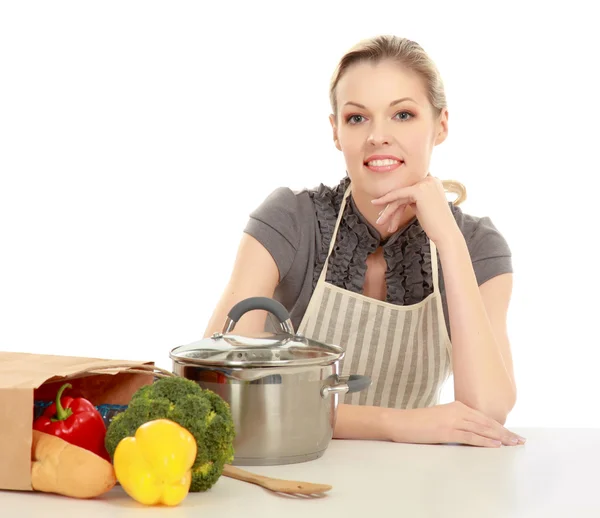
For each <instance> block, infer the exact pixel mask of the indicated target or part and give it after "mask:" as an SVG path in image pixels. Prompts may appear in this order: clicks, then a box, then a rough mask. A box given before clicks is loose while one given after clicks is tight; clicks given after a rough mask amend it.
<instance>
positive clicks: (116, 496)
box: [0, 428, 600, 518]
mask: <svg viewBox="0 0 600 518" xmlns="http://www.w3.org/2000/svg"><path fill="white" fill-rule="evenodd" d="M513 431H514V432H516V433H519V434H520V435H522V436H524V437H525V438H527V443H526V444H525V445H523V446H511V447H502V448H498V449H485V448H475V447H468V446H460V445H414V444H394V443H385V442H368V441H338V440H334V441H332V442H331V444H330V446H329V449H328V450H327V452H326V453H325V455H324V456H323V457H321V458H320V459H318V460H315V461H311V462H307V463H303V464H292V465H286V466H269V467H256V466H254V467H248V468H246V469H248V470H250V471H253V472H255V473H261V474H264V475H269V476H273V477H278V478H288V479H294V480H301V481H306V482H322V483H326V484H331V485H332V486H333V489H332V490H331V491H330V492H329V493H327V496H324V497H320V498H312V499H307V498H306V497H285V496H279V495H277V494H274V493H271V492H269V491H267V490H266V489H263V488H261V487H258V486H255V485H252V484H248V483H246V482H241V481H238V480H233V479H229V478H226V477H221V478H220V479H219V481H218V482H217V483H216V484H215V486H213V488H212V489H211V490H210V491H208V492H206V493H190V494H189V495H188V497H187V498H186V499H185V500H184V501H183V502H182V503H181V504H180V505H179V506H178V507H173V508H165V507H145V506H141V505H140V504H138V503H137V502H135V501H134V500H132V499H131V498H130V497H129V496H128V495H127V494H125V493H124V492H123V490H122V489H121V487H120V486H117V487H115V488H114V489H113V490H111V491H110V492H108V493H107V494H105V495H103V496H102V497H100V498H99V499H97V500H76V499H71V498H67V497H62V496H58V495H48V494H43V493H32V492H27V491H24V492H12V491H0V516H1V517H2V518H13V517H15V518H16V517H29V516H40V517H44V518H51V517H60V518H64V517H65V516H66V514H65V513H66V512H72V513H73V514H74V515H75V516H80V517H86V518H94V517H96V516H97V517H110V518H113V517H114V518H129V517H141V516H168V517H177V518H179V517H202V516H204V517H218V518H229V517H237V518H242V517H260V518H267V517H277V518H293V517H300V516H302V517H306V516H311V517H315V518H317V517H335V518H337V517H344V518H345V517H361V518H363V517H375V516H377V517H383V516H393V517H407V518H419V517H428V518H429V517H432V518H433V517H435V518H438V517H461V518H468V517H477V518H495V517H502V518H509V517H510V518H512V517H515V518H517V517H518V518H520V517H528V518H529V517H544V518H554V517H557V518H558V517H564V518H587V517H596V518H598V517H600V471H599V469H598V468H599V466H600V430H599V429H525V428H521V429H519V428H515V429H514V430H513Z"/></svg>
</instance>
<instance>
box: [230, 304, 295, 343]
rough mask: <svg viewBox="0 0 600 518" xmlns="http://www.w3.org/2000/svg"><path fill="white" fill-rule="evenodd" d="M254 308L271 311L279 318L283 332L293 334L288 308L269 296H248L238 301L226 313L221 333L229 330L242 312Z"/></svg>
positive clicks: (240, 316)
mask: <svg viewBox="0 0 600 518" xmlns="http://www.w3.org/2000/svg"><path fill="white" fill-rule="evenodd" d="M255 309H262V310H265V311H268V312H269V313H272V314H273V315H275V317H276V318H277V320H279V325H280V326H281V329H282V330H283V331H284V332H285V333H289V334H291V335H293V334H294V327H293V325H292V321H291V319H290V314H289V313H288V310H287V309H285V306H284V305H283V304H281V302H279V301H277V300H275V299H271V298H269V297H250V298H247V299H244V300H241V301H240V302H238V303H237V304H236V305H235V306H233V307H232V308H231V309H230V310H229V313H228V314H227V319H226V320H225V325H224V326H223V333H229V332H231V331H232V330H233V328H234V327H235V325H236V324H237V323H238V320H239V319H240V318H242V316H243V315H244V313H248V311H253V310H255Z"/></svg>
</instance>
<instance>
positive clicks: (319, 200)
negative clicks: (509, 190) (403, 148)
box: [245, 177, 512, 334]
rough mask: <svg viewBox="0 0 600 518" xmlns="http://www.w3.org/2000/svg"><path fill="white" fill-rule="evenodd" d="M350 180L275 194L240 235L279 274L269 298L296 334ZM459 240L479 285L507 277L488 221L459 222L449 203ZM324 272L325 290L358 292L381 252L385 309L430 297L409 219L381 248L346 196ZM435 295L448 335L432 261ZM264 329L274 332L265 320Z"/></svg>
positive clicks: (499, 242)
mask: <svg viewBox="0 0 600 518" xmlns="http://www.w3.org/2000/svg"><path fill="white" fill-rule="evenodd" d="M348 184H349V179H348V178H347V177H346V178H344V179H343V180H342V181H341V182H340V184H339V185H337V186H335V187H333V188H332V187H328V186H325V185H322V184H321V185H320V186H319V187H317V188H314V189H303V190H301V191H298V192H294V191H292V190H291V189H289V188H286V187H280V188H278V189H276V190H275V191H273V192H272V193H271V194H270V195H269V196H268V197H267V198H266V199H265V200H264V201H263V202H262V203H261V204H260V205H259V206H258V207H257V208H256V209H255V210H254V211H253V212H252V213H251V214H250V218H249V221H248V223H247V225H246V228H245V232H246V233H248V234H250V235H251V236H253V237H254V238H256V239H257V240H258V241H259V242H260V243H262V245H263V246H264V247H265V248H266V249H267V250H268V251H269V253H270V254H271V255H272V257H273V259H274V260H275V263H276V264H277V267H278V269H279V284H278V286H277V288H276V290H275V293H274V296H273V298H275V299H276V300H278V301H279V302H281V303H282V304H283V305H284V306H285V307H286V308H287V310H288V311H289V313H290V316H291V320H292V324H293V325H294V329H298V327H299V325H300V322H301V320H302V317H303V316H304V312H305V311H306V308H307V306H308V302H309V300H310V298H311V296H312V293H313V290H314V287H315V285H316V281H317V279H318V277H319V275H320V273H321V271H322V268H323V264H324V262H325V259H326V257H327V252H328V250H329V243H330V241H331V237H332V235H333V229H334V226H335V221H336V218H337V216H338V213H339V209H340V204H341V201H342V197H343V194H344V192H345V190H346V187H347V186H348ZM449 205H450V207H451V210H452V213H453V214H454V217H455V219H456V222H457V224H458V227H459V228H460V230H461V232H462V234H463V235H464V237H465V241H466V243H467V247H468V250H469V253H470V256H471V261H472V263H473V269H474V272H475V276H476V278H477V282H478V284H479V285H481V284H483V283H484V282H486V281H487V280H489V279H491V278H492V277H495V276H497V275H500V274H503V273H512V260H511V252H510V248H509V246H508V244H507V242H506V240H505V239H504V237H503V236H502V235H501V234H500V232H499V231H498V230H497V229H496V227H495V226H494V224H493V223H492V221H491V220H490V218H489V217H476V216H472V215H469V214H465V213H464V212H463V211H462V210H461V209H460V208H459V207H456V206H454V205H453V204H452V203H449ZM335 245H336V246H335V247H334V250H333V252H332V255H331V258H330V263H329V267H328V271H327V277H326V280H327V282H330V283H332V284H334V285H337V286H339V287H341V288H344V289H348V290H351V291H354V292H357V293H361V292H362V286H363V283H364V276H365V273H366V262H365V261H366V258H367V257H368V255H369V254H370V253H372V252H374V251H375V249H377V248H378V247H379V246H381V247H382V248H383V251H384V257H385V260H386V263H387V271H386V286H387V299H386V301H387V302H390V303H393V304H400V305H403V304H416V303H418V302H420V301H421V300H423V299H424V298H425V297H426V296H427V295H429V293H431V291H432V290H433V282H432V270H431V256H430V248H429V239H428V237H427V235H426V234H425V232H424V231H423V229H422V228H421V226H420V224H419V222H418V220H417V219H416V218H414V219H413V220H412V221H411V222H409V223H408V224H407V225H406V226H405V227H403V228H401V229H399V230H398V231H397V232H396V233H395V234H394V235H393V236H391V237H390V238H388V239H387V240H386V241H382V240H381V236H380V234H379V232H378V231H377V229H375V228H374V227H373V226H372V225H371V224H370V223H369V222H368V221H367V220H366V219H365V218H364V217H363V216H362V214H361V213H360V211H359V210H358V208H357V207H356V205H355V204H354V201H353V198H352V196H349V197H348V200H347V203H346V208H345V210H344V215H343V218H342V221H341V222H340V228H339V230H338V234H337V238H336V244H335ZM438 270H439V274H440V292H441V295H442V305H443V309H444V316H445V319H446V327H447V329H448V334H450V325H449V321H448V308H447V303H446V297H445V290H444V280H443V271H442V268H441V264H440V262H439V257H438ZM267 329H271V330H273V329H274V328H273V324H272V322H271V321H270V319H267Z"/></svg>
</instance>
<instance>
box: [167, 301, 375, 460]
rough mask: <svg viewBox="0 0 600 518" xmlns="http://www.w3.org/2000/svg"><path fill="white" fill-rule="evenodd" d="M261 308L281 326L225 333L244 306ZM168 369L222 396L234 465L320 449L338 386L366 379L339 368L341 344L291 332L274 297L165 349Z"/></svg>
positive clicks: (361, 385)
mask: <svg viewBox="0 0 600 518" xmlns="http://www.w3.org/2000/svg"><path fill="white" fill-rule="evenodd" d="M255 309H262V310H265V311H269V312H270V313H272V314H273V315H274V316H275V317H276V318H277V319H278V321H279V325H280V327H281V331H280V332H277V333H260V334H257V335H254V336H241V335H239V334H232V331H233V329H234V327H235V325H236V323H237V322H238V321H239V319H240V318H241V317H242V315H243V314H244V313H246V312H248V311H252V310H255ZM170 357H171V359H172V360H173V372H174V373H175V374H177V375H179V376H183V377H185V378H188V379H191V380H194V381H196V382H197V383H198V384H199V385H200V386H201V387H202V388H206V389H210V390H212V391H213V392H215V393H217V394H218V395H219V396H221V397H222V398H223V399H224V400H225V401H227V402H228V403H229V406H230V407H231V412H232V415H233V421H234V424H235V427H236V439H235V443H234V448H235V460H234V461H233V464H237V465H242V466H244V465H246V466H250V465H276V464H291V463H296V462H305V461H309V460H314V459H317V458H319V457H320V456H322V455H323V453H325V450H326V449H327V446H328V445H329V442H330V441H331V438H332V436H333V430H334V427H335V422H336V414H337V405H338V398H339V395H340V394H345V393H348V392H358V391H361V390H364V389H366V388H367V387H369V386H370V385H371V380H370V379H369V378H368V377H366V376H360V375H351V376H349V377H347V378H341V377H340V376H339V362H340V360H341V359H342V358H343V357H344V350H343V349H342V347H340V346H337V345H332V344H324V343H320V342H317V341H315V340H310V339H307V338H305V337H303V336H301V335H300V334H295V333H294V330H293V326H292V323H291V321H290V316H289V314H288V312H287V310H286V309H285V307H284V306H283V305H281V304H280V303H279V302H277V301H276V300H274V299H270V298H265V297H252V298H249V299H246V300H243V301H241V302H239V303H238V304H236V305H235V306H234V307H233V308H232V309H231V310H230V312H229V314H228V316H227V319H226V321H225V325H224V328H223V332H222V333H215V334H214V335H213V336H212V337H211V338H206V339H204V340H200V341H198V342H194V343H191V344H188V345H184V346H180V347H176V348H175V349H173V350H171V352H170Z"/></svg>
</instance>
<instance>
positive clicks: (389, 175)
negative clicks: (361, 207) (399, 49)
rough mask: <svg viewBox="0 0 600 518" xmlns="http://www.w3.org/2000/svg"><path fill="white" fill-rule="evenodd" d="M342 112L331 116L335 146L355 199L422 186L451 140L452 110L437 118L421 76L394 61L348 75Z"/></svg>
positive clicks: (355, 68)
mask: <svg viewBox="0 0 600 518" xmlns="http://www.w3.org/2000/svg"><path fill="white" fill-rule="evenodd" d="M337 110H338V113H337V118H334V116H333V115H332V116H331V117H330V120H331V124H332V127H333V134H334V141H335V145H336V147H337V148H338V149H339V150H340V151H342V152H343V153H344V158H345V161H346V168H347V171H348V175H349V177H350V179H351V180H352V185H353V192H354V194H355V195H356V194H358V193H359V192H360V193H361V194H362V195H363V196H366V197H370V198H377V197H380V196H383V195H384V194H386V193H387V192H389V191H391V190H393V189H397V188H401V187H406V186H409V185H414V184H415V183H417V182H419V181H420V180H422V179H423V178H425V176H427V174H428V172H429V163H430V158H431V152H432V150H433V147H434V146H436V145H437V144H440V143H441V142H443V140H444V139H445V138H446V135H447V117H448V115H447V111H446V110H444V111H443V112H442V113H441V114H440V116H438V117H435V116H434V112H433V108H432V106H431V105H430V103H429V100H428V98H427V92H426V90H425V87H424V84H423V81H422V79H421V77H420V76H418V75H417V74H416V73H414V72H412V71H410V70H407V69H405V68H404V67H402V66H400V65H399V64H397V63H395V62H392V61H383V62H381V63H378V64H373V63H357V64H355V65H352V66H351V67H350V68H349V69H348V70H346V72H345V74H344V75H343V76H342V78H341V79H340V81H339V82H338V85H337ZM357 191H358V192H357Z"/></svg>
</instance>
